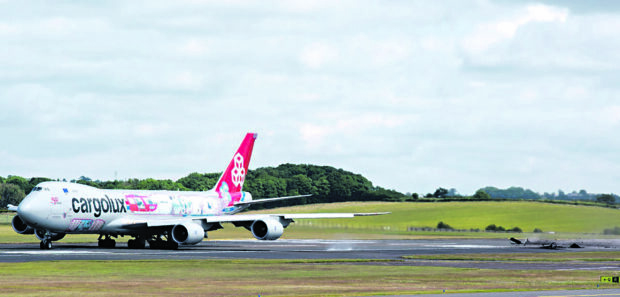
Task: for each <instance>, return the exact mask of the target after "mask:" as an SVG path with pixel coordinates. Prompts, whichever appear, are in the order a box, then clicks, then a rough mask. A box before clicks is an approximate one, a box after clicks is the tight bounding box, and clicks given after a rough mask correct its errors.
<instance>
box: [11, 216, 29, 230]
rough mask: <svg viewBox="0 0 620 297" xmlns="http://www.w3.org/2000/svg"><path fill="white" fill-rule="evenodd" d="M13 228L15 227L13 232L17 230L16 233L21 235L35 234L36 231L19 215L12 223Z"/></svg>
mask: <svg viewBox="0 0 620 297" xmlns="http://www.w3.org/2000/svg"><path fill="white" fill-rule="evenodd" d="M11 226H13V230H15V232H17V233H19V234H33V233H34V229H32V228H31V227H30V226H28V225H26V223H25V222H24V220H22V218H20V217H19V216H18V215H16V216H14V217H13V220H12V221H11Z"/></svg>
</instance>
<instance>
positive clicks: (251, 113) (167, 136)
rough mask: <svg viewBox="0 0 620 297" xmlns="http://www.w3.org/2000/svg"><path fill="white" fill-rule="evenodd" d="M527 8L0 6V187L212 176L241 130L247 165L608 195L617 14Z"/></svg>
mask: <svg viewBox="0 0 620 297" xmlns="http://www.w3.org/2000/svg"><path fill="white" fill-rule="evenodd" d="M542 3H544V4H531V3H518V2H513V1H510V2H504V1H454V2H411V1H403V2H398V1H396V2H389V3H379V2H374V1H359V2H358V1H356V2H350V1H319V2H317V1H314V2H304V3H302V2H290V1H273V2H270V3H269V5H265V4H264V3H260V2H251V1H235V2H219V1H184V2H168V1H148V2H141V1H138V2H119V3H108V2H106V3H95V2H92V3H91V2H84V3H81V2H80V3H69V4H64V5H49V6H45V7H42V6H36V5H34V6H33V5H22V4H19V5H18V4H13V3H12V2H2V4H0V8H2V9H0V19H2V21H1V22H0V41H1V42H2V44H3V46H2V47H0V65H2V67H1V68H0V132H2V133H3V137H4V138H3V145H2V147H1V148H0V156H2V159H3V160H5V161H4V162H2V163H0V175H8V174H18V175H24V176H32V175H44V176H51V177H67V178H68V179H71V178H76V177H78V176H80V175H87V176H90V177H92V178H100V179H105V178H109V177H112V176H111V174H112V173H113V172H114V171H115V170H116V171H118V172H119V177H132V176H135V177H167V178H174V177H180V176H183V175H186V174H187V173H189V172H192V171H202V172H216V171H220V170H222V168H221V167H222V166H225V165H226V164H225V163H226V160H227V159H228V158H230V154H231V152H232V151H234V149H235V148H236V146H237V145H238V141H240V138H241V137H242V136H243V135H244V133H245V132H248V131H255V132H258V133H259V134H260V135H261V137H260V139H259V142H258V143H257V145H256V147H255V150H256V151H255V154H254V155H253V159H254V160H253V163H252V167H254V166H276V165H278V164H280V163H284V162H293V163H316V164H324V165H332V166H336V167H340V168H344V169H347V170H351V171H354V172H360V173H362V174H364V175H365V176H368V177H369V178H370V179H371V180H372V181H373V182H374V183H375V184H377V185H380V186H383V187H387V188H395V189H397V190H400V191H403V192H406V191H410V192H414V191H415V192H420V193H426V192H432V191H434V190H435V188H437V187H438V186H444V187H455V188H457V189H458V190H459V192H460V193H465V194H466V193H473V192H474V191H475V190H476V189H477V188H479V187H483V186H486V185H497V186H512V185H520V186H525V187H532V188H534V190H538V191H555V190H557V189H558V188H564V189H565V190H570V189H572V188H573V187H575V186H574V185H580V187H583V188H586V189H588V191H594V192H596V191H600V192H610V191H611V192H613V191H616V192H618V191H617V189H615V185H616V181H617V179H618V178H620V176H619V175H618V174H616V172H620V160H618V157H617V156H616V155H617V154H613V152H615V151H617V150H618V149H620V139H618V138H617V137H615V134H617V133H616V131H617V128H618V122H619V121H620V120H619V118H620V116H619V115H618V114H619V112H618V107H617V103H616V101H615V99H616V98H617V97H618V96H617V94H618V92H619V91H620V90H619V87H618V84H617V77H618V76H620V73H619V72H620V69H618V65H620V54H619V52H618V50H617V49H618V48H620V38H619V37H618V34H617V32H616V31H617V30H615V28H618V26H620V21H619V19H620V18H618V15H617V14H618V13H619V11H618V10H617V9H610V10H607V9H606V8H607V6H606V5H605V4H604V3H603V4H601V3H600V2H597V3H594V4H592V5H590V4H589V5H583V4H580V3H578V2H569V3H566V2H559V1H543V2H542ZM565 3H566V4H565ZM585 6H595V7H585ZM611 6H617V5H611ZM119 11H122V12H123V13H118V12H119ZM610 152H611V153H610ZM82 168H84V169H83V170H82ZM395 168H398V169H397V170H396V169H395ZM396 171H398V172H396ZM575 172H580V173H579V174H577V173H575ZM569 173H571V174H569Z"/></svg>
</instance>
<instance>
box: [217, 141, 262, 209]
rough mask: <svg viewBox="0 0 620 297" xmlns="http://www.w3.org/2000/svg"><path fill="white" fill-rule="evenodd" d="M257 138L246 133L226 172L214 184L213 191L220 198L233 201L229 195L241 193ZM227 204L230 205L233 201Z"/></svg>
mask: <svg viewBox="0 0 620 297" xmlns="http://www.w3.org/2000/svg"><path fill="white" fill-rule="evenodd" d="M257 136H258V134H256V133H248V134H246V135H245V138H244V139H243V142H241V145H240V146H239V149H237V152H236V153H235V155H234V156H233V158H232V160H230V163H229V164H228V167H226V170H225V171H224V173H223V174H222V176H220V179H219V180H218V181H217V184H215V189H214V190H215V191H216V192H217V193H218V194H219V196H220V198H224V199H230V200H233V199H231V198H232V197H231V195H230V194H231V193H239V192H241V189H242V188H243V182H244V181H245V175H246V174H247V173H248V166H249V165H250V158H251V157H252V149H253V148H254V140H256V137H257ZM233 196H238V195H233ZM229 202H230V203H232V202H234V201H229Z"/></svg>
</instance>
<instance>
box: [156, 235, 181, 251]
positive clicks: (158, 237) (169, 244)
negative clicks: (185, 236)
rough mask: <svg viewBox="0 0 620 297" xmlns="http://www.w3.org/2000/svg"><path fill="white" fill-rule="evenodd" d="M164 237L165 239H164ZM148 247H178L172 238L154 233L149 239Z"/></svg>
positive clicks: (173, 248)
mask: <svg viewBox="0 0 620 297" xmlns="http://www.w3.org/2000/svg"><path fill="white" fill-rule="evenodd" d="M162 237H164V238H165V239H166V240H164V239H163V238H162ZM149 247H150V248H151V249H158V250H176V249H178V248H179V244H178V243H177V242H176V241H174V240H172V238H170V236H166V235H155V236H153V237H152V238H151V239H150V240H149Z"/></svg>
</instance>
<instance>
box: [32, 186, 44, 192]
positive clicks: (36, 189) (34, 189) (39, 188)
mask: <svg viewBox="0 0 620 297" xmlns="http://www.w3.org/2000/svg"><path fill="white" fill-rule="evenodd" d="M41 190H43V188H41V187H34V188H33V189H32V191H33V192H36V191H41Z"/></svg>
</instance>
